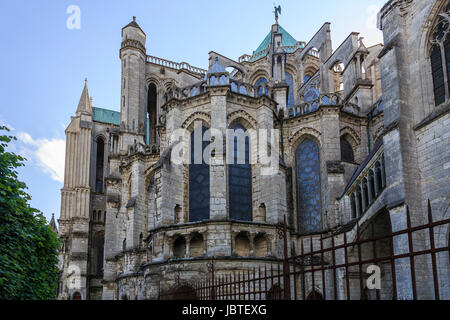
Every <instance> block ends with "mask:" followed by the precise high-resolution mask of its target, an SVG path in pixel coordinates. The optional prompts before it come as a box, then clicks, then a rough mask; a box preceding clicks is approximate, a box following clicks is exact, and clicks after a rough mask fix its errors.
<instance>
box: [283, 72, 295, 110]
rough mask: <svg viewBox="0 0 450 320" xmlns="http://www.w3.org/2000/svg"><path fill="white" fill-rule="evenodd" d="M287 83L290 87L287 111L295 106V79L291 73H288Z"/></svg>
mask: <svg viewBox="0 0 450 320" xmlns="http://www.w3.org/2000/svg"><path fill="white" fill-rule="evenodd" d="M285 77H286V83H287V84H288V85H289V92H288V101H287V109H289V108H292V107H293V106H294V77H293V76H292V74H290V73H289V72H286V75H285Z"/></svg>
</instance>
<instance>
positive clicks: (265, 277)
mask: <svg viewBox="0 0 450 320" xmlns="http://www.w3.org/2000/svg"><path fill="white" fill-rule="evenodd" d="M264 291H266V300H267V294H268V293H269V288H268V287H267V265H264Z"/></svg>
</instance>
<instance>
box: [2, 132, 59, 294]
mask: <svg viewBox="0 0 450 320" xmlns="http://www.w3.org/2000/svg"><path fill="white" fill-rule="evenodd" d="M5 130H6V131H9V129H8V128H6V127H2V126H0V131H1V132H2V133H1V134H0V300H4V299H9V300H13V299H14V300H38V299H54V298H55V293H56V288H57V283H58V266H57V264H58V248H59V239H58V236H57V235H56V234H55V233H54V232H53V231H52V230H51V228H50V227H49V226H48V225H47V224H46V220H45V217H44V216H43V215H42V213H40V212H39V211H38V210H36V209H34V208H31V207H30V205H29V204H28V201H29V200H30V199H31V198H30V196H29V195H28V194H27V193H26V191H25V190H26V189H27V186H26V185H25V183H23V182H21V181H19V180H18V173H17V168H19V167H21V166H24V161H25V160H26V159H25V158H23V157H21V156H19V155H16V154H14V153H11V152H7V151H6V148H7V146H8V143H9V142H11V141H12V140H16V138H15V137H13V136H8V135H2V134H3V133H4V131H5Z"/></svg>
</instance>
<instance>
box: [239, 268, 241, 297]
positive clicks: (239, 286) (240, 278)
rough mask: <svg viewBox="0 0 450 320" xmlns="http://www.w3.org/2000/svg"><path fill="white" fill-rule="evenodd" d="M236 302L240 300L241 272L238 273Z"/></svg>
mask: <svg viewBox="0 0 450 320" xmlns="http://www.w3.org/2000/svg"><path fill="white" fill-rule="evenodd" d="M238 300H241V272H240V271H238Z"/></svg>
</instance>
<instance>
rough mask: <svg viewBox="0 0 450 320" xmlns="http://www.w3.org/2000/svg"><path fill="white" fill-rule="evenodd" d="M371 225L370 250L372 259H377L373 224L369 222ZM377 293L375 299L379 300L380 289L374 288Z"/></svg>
mask: <svg viewBox="0 0 450 320" xmlns="http://www.w3.org/2000/svg"><path fill="white" fill-rule="evenodd" d="M371 227H372V250H373V259H374V260H376V259H377V240H376V236H375V224H374V223H373V222H372V223H371ZM375 290H376V293H377V300H380V289H375Z"/></svg>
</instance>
